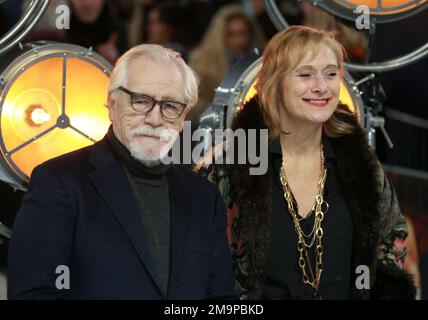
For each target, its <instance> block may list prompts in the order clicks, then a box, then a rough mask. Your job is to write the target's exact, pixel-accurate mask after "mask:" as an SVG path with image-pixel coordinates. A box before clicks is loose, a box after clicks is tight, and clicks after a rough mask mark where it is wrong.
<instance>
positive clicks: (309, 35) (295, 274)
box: [201, 26, 414, 299]
mask: <svg viewBox="0 0 428 320" xmlns="http://www.w3.org/2000/svg"><path fill="white" fill-rule="evenodd" d="M343 55H344V54H343V48H342V46H341V45H340V44H339V43H338V42H337V41H336V40H334V38H333V36H332V35H331V34H330V33H326V32H324V31H320V30H317V29H313V28H310V27H303V26H293V27H290V28H288V29H286V30H284V31H281V32H279V33H278V34H276V35H275V36H274V37H273V38H272V39H271V41H270V42H269V44H268V45H267V47H266V49H265V52H264V55H263V66H262V68H261V70H260V72H259V74H258V82H257V86H256V89H257V92H258V96H256V97H255V98H254V99H252V100H251V101H250V102H248V104H247V105H245V107H244V108H243V110H242V111H240V112H239V113H238V115H237V116H236V118H235V119H234V122H233V125H232V128H233V129H238V128H243V129H245V130H248V129H251V128H256V129H263V128H267V129H268V130H269V140H270V141H269V154H268V158H269V169H268V171H267V173H266V174H265V175H259V176H255V175H254V176H251V175H250V174H249V165H238V164H235V165H222V166H220V165H216V164H214V165H211V166H208V167H207V165H206V164H204V163H201V165H203V166H204V168H205V170H202V172H203V174H205V175H206V176H207V177H208V179H210V180H211V181H213V182H215V183H216V184H217V185H218V186H219V188H220V191H221V193H222V195H223V197H224V201H225V203H226V205H227V207H228V224H229V225H228V232H229V234H228V238H229V243H230V246H231V250H232V255H233V258H234V271H235V276H236V279H237V289H238V291H239V292H240V294H241V297H242V298H244V299H257V298H263V299H320V298H321V299H351V298H352V299H369V298H372V299H378V298H409V299H411V298H413V297H414V286H413V284H412V279H411V278H410V276H409V275H408V274H407V273H405V272H404V271H403V270H401V266H402V262H403V260H404V250H398V249H397V248H398V247H395V246H394V241H396V240H402V239H404V238H405V237H406V235H407V232H406V225H405V221H404V220H403V217H402V215H401V213H400V210H399V207H398V203H397V199H396V195H395V193H394V190H393V187H392V185H391V184H390V182H389V180H388V178H387V176H386V175H385V174H384V171H383V169H382V167H381V165H380V163H379V161H378V160H377V158H376V156H375V153H374V152H373V150H372V149H371V148H370V147H369V146H368V143H367V139H366V135H365V132H364V131H363V130H362V129H361V127H360V126H359V125H358V122H357V119H356V118H355V117H354V115H353V114H351V112H350V111H349V110H348V108H347V106H345V105H341V104H339V88H340V79H341V76H342V74H343V59H344V58H343ZM257 136H259V135H257ZM259 142H260V141H259ZM227 144H228V142H225V146H226V147H227ZM216 150H218V148H217V149H216ZM235 150H236V148H235Z"/></svg>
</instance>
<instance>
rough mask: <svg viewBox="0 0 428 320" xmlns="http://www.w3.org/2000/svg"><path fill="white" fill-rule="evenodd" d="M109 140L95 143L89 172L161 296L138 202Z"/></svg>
mask: <svg viewBox="0 0 428 320" xmlns="http://www.w3.org/2000/svg"><path fill="white" fill-rule="evenodd" d="M108 143H109V142H108V141H107V140H106V138H104V139H103V140H101V141H100V142H99V143H97V144H95V145H94V150H93V153H92V158H91V163H92V164H93V165H95V166H96V167H97V168H98V170H96V171H94V172H92V173H91V174H90V179H91V180H92V182H93V184H94V185H95V187H96V189H97V190H98V192H99V193H100V195H101V197H102V198H103V199H104V201H105V202H106V203H107V205H108V207H109V208H110V210H111V211H112V213H113V214H114V216H115V218H116V219H117V221H118V222H119V224H120V225H121V227H122V228H123V230H124V231H125V233H126V234H127V236H128V238H129V240H130V241H131V243H132V245H133V246H134V248H135V250H136V251H137V253H138V256H139V257H140V260H141V262H142V263H143V265H144V266H145V268H146V270H147V272H148V273H149V275H150V276H151V278H152V280H153V282H154V284H155V285H156V287H157V289H158V291H159V294H161V295H163V294H162V291H161V290H160V286H159V282H158V277H157V273H156V271H155V268H154V263H153V259H152V256H151V254H150V251H149V248H148V246H147V241H146V236H145V233H144V228H143V226H142V224H141V220H140V218H139V212H138V210H139V209H138V204H137V202H136V200H135V199H134V197H133V196H132V192H131V189H130V187H129V183H128V180H127V177H126V174H125V172H124V171H123V168H122V167H121V165H120V163H119V160H117V159H116V157H115V156H114V154H113V150H111V148H110V146H109V145H108Z"/></svg>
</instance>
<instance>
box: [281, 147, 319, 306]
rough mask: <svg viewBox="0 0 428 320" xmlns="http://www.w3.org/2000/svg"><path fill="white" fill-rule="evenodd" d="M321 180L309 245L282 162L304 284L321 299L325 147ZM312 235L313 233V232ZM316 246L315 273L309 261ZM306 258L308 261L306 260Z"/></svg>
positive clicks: (282, 172)
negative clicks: (309, 252) (312, 248)
mask: <svg viewBox="0 0 428 320" xmlns="http://www.w3.org/2000/svg"><path fill="white" fill-rule="evenodd" d="M320 153H321V154H320V178H319V181H318V193H317V195H316V197H315V222H314V230H315V232H314V234H313V237H312V240H311V241H310V243H309V244H307V243H306V242H305V237H304V233H303V230H302V228H301V227H300V222H299V221H300V220H299V216H298V214H297V213H296V210H295V209H294V204H293V201H292V199H291V190H290V186H289V183H288V181H287V177H286V175H285V162H284V161H283V162H282V166H281V169H280V170H279V176H280V181H281V184H282V187H283V190H284V198H285V200H286V201H287V206H288V211H289V213H290V214H291V216H292V218H293V223H294V229H295V230H296V233H297V250H298V251H299V261H298V263H299V267H300V269H301V270H302V275H303V283H304V284H308V285H310V286H311V287H312V288H313V289H314V297H317V298H319V297H320V296H319V284H320V279H321V273H322V271H323V263H322V255H323V247H322V237H323V229H322V226H321V223H322V221H323V219H324V213H323V212H322V204H323V203H324V197H323V194H324V185H325V179H326V177H327V169H326V168H325V161H324V151H323V145H321V151H320ZM311 233H312V232H311ZM314 244H316V246H315V270H314V271H315V273H314V272H313V271H312V267H311V262H310V260H309V255H308V249H310V248H311V247H312V246H313V245H314ZM305 258H306V259H305ZM306 261H307V263H308V269H309V272H310V274H311V279H310V278H309V276H308V274H307V272H306V269H307V265H306Z"/></svg>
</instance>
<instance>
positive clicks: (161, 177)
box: [107, 127, 171, 295]
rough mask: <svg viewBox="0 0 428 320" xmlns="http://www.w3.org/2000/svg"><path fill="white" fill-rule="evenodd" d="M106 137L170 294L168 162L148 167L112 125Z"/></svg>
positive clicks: (160, 279)
mask: <svg viewBox="0 0 428 320" xmlns="http://www.w3.org/2000/svg"><path fill="white" fill-rule="evenodd" d="M107 137H108V139H109V141H110V144H111V146H112V148H113V151H114V153H115V154H116V156H117V157H118V158H119V161H120V163H121V165H122V167H123V169H124V171H125V173H126V176H127V178H128V181H129V185H130V187H131V190H132V193H133V195H134V197H135V199H136V200H137V203H138V205H139V209H140V210H139V211H140V219H141V222H142V225H143V228H144V231H145V235H146V238H147V242H148V245H149V249H150V251H151V252H150V253H151V256H152V257H153V262H154V263H155V267H156V271H157V274H158V280H159V284H160V286H161V289H162V291H163V293H164V294H165V295H166V294H167V289H168V278H169V264H170V263H169V262H170V238H171V236H170V231H171V212H170V205H169V188H168V181H167V177H166V174H167V172H168V170H169V169H170V166H169V165H164V164H161V165H159V166H157V167H153V168H149V167H146V166H144V165H143V164H142V163H141V162H139V161H138V160H136V159H135V158H133V157H132V156H131V154H130V152H129V151H128V149H127V148H126V147H125V146H124V145H122V143H121V142H120V141H119V140H118V139H117V138H116V137H115V135H114V133H113V129H112V127H110V128H109V131H108V134H107Z"/></svg>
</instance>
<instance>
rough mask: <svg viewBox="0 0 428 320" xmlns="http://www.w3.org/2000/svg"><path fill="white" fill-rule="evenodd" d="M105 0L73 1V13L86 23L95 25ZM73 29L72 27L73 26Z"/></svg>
mask: <svg viewBox="0 0 428 320" xmlns="http://www.w3.org/2000/svg"><path fill="white" fill-rule="evenodd" d="M104 2H105V0H71V4H72V6H73V12H74V14H75V15H76V16H77V18H79V20H80V21H82V22H84V23H88V24H89V23H93V22H95V21H96V20H97V19H98V17H99V16H100V14H101V12H102V10H103V7H104ZM71 27H72V26H71Z"/></svg>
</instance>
